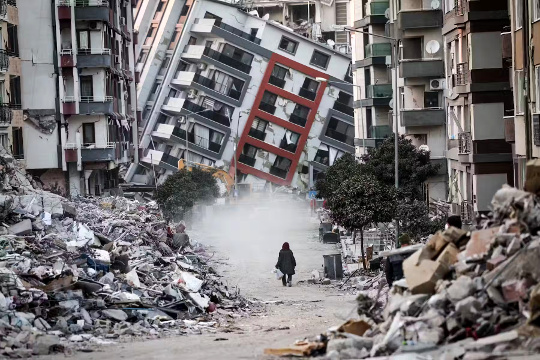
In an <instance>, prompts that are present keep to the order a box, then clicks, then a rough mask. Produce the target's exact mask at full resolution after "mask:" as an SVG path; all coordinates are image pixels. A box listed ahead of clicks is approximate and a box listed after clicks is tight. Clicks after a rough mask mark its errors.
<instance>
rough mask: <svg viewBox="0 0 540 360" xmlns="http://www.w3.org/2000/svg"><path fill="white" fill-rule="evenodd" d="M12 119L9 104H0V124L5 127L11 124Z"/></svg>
mask: <svg viewBox="0 0 540 360" xmlns="http://www.w3.org/2000/svg"><path fill="white" fill-rule="evenodd" d="M12 120H13V111H11V107H10V105H9V104H0V126H2V127H6V126H9V125H11V121H12Z"/></svg>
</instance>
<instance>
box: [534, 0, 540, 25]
mask: <svg viewBox="0 0 540 360" xmlns="http://www.w3.org/2000/svg"><path fill="white" fill-rule="evenodd" d="M533 6H534V9H533V10H534V18H533V21H536V20H540V0H534V5H533Z"/></svg>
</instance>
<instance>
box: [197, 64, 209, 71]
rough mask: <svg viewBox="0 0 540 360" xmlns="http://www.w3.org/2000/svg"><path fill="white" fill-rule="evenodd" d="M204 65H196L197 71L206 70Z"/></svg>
mask: <svg viewBox="0 0 540 360" xmlns="http://www.w3.org/2000/svg"><path fill="white" fill-rule="evenodd" d="M206 66H207V65H206V64H205V63H198V64H197V69H199V70H206Z"/></svg>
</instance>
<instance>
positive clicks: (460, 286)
mask: <svg viewBox="0 0 540 360" xmlns="http://www.w3.org/2000/svg"><path fill="white" fill-rule="evenodd" d="M446 291H447V294H448V299H450V301H452V302H453V303H454V304H455V303H457V302H458V301H461V300H463V299H465V298H466V297H468V296H470V295H472V294H473V292H474V283H473V280H472V279H471V278H470V277H468V276H460V277H459V278H458V279H457V280H456V281H454V282H453V283H452V285H450V287H449V288H448V289H446Z"/></svg>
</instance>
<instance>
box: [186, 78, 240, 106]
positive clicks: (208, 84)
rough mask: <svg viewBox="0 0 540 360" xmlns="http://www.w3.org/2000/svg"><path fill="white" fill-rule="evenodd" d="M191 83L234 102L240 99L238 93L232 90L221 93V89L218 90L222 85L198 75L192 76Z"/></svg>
mask: <svg viewBox="0 0 540 360" xmlns="http://www.w3.org/2000/svg"><path fill="white" fill-rule="evenodd" d="M193 81H194V82H196V83H197V84H200V85H202V86H204V87H207V88H209V89H212V90H215V91H217V92H218V93H220V94H223V95H225V96H228V97H230V98H233V99H235V100H238V99H240V95H241V92H240V91H237V90H234V89H232V88H231V89H229V90H228V91H222V90H223V89H221V88H220V86H222V84H219V83H217V82H216V81H214V80H212V79H209V78H207V77H204V76H202V75H200V74H195V76H193Z"/></svg>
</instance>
